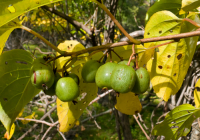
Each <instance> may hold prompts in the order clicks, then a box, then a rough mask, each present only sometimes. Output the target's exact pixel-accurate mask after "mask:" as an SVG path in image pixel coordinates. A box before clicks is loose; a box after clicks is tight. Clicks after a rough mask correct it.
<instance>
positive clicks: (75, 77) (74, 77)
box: [64, 72, 80, 85]
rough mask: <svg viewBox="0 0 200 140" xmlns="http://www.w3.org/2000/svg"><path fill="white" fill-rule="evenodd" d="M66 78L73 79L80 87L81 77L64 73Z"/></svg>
mask: <svg viewBox="0 0 200 140" xmlns="http://www.w3.org/2000/svg"><path fill="white" fill-rule="evenodd" d="M64 77H71V78H72V79H74V81H75V82H76V83H77V84H78V85H79V82H80V80H79V77H78V76H77V75H76V74H75V73H68V72H64Z"/></svg>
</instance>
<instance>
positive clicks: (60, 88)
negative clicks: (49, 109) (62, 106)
mask: <svg viewBox="0 0 200 140" xmlns="http://www.w3.org/2000/svg"><path fill="white" fill-rule="evenodd" d="M56 96H57V97H58V98H59V99H60V100H61V101H63V102H69V101H72V100H74V99H76V98H77V97H78V96H79V87H78V85H77V83H76V82H75V81H74V80H73V79H72V78H71V77H63V78H60V79H59V80H58V82H57V84H56Z"/></svg>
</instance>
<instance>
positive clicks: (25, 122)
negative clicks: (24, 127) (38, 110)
mask: <svg viewBox="0 0 200 140" xmlns="http://www.w3.org/2000/svg"><path fill="white" fill-rule="evenodd" d="M34 116H35V112H33V113H32V114H31V115H29V116H26V117H24V119H32V118H34ZM21 122H22V123H23V124H27V123H29V122H30V121H27V120H21Z"/></svg>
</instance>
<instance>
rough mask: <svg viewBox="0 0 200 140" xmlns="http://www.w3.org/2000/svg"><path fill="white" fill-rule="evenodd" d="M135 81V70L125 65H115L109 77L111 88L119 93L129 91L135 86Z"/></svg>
mask: <svg viewBox="0 0 200 140" xmlns="http://www.w3.org/2000/svg"><path fill="white" fill-rule="evenodd" d="M135 80H136V72H135V70H134V69H133V68H132V67H131V66H127V65H117V66H116V67H115V69H114V70H113V72H112V74H111V77H110V81H111V87H112V88H113V89H114V90H115V91H117V92H120V93H127V92H129V91H131V90H132V89H133V87H134V85H135Z"/></svg>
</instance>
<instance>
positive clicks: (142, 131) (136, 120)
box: [133, 115, 150, 140]
mask: <svg viewBox="0 0 200 140" xmlns="http://www.w3.org/2000/svg"><path fill="white" fill-rule="evenodd" d="M133 117H134V118H135V120H136V122H137V123H138V125H139V126H140V129H141V130H142V132H143V133H144V134H145V136H146V138H147V139H148V140H150V137H149V136H148V135H147V133H146V132H145V130H144V129H143V127H142V125H141V124H140V122H139V121H138V118H137V117H136V115H133Z"/></svg>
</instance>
